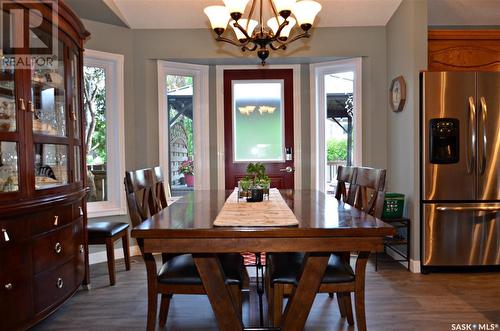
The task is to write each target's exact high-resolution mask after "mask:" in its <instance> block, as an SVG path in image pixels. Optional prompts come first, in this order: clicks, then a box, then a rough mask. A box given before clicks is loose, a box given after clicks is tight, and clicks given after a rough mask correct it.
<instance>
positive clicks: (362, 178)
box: [352, 167, 386, 218]
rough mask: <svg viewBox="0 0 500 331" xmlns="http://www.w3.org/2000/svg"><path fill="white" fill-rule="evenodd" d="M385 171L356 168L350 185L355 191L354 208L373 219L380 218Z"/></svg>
mask: <svg viewBox="0 0 500 331" xmlns="http://www.w3.org/2000/svg"><path fill="white" fill-rule="evenodd" d="M385 176H386V170H385V169H375V168H367V167H356V175H355V178H354V182H353V184H352V190H354V191H355V196H356V197H355V202H354V206H355V207H356V208H358V209H360V210H362V211H364V212H365V213H367V214H370V215H373V216H375V217H379V218H380V217H381V216H382V208H383V205H384V195H385V193H384V192H385Z"/></svg>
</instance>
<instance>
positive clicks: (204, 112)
mask: <svg viewBox="0 0 500 331" xmlns="http://www.w3.org/2000/svg"><path fill="white" fill-rule="evenodd" d="M167 75H180V76H192V77H193V95H194V100H193V138H194V141H193V143H194V155H195V157H194V189H195V190H208V189H210V150H209V148H210V144H209V141H210V132H209V117H208V116H209V114H208V107H209V104H208V66H205V65H197V64H186V63H178V62H169V61H161V60H159V61H158V120H159V121H158V123H159V127H158V129H159V138H160V141H159V148H160V154H159V155H160V166H161V167H162V170H163V173H164V174H169V171H170V169H169V167H170V165H169V163H168V156H169V147H170V143H169V136H168V112H167V94H166V93H161V92H162V91H166V90H167V83H166V80H165V77H166V76H167Z"/></svg>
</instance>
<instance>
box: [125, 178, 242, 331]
mask: <svg viewBox="0 0 500 331" xmlns="http://www.w3.org/2000/svg"><path fill="white" fill-rule="evenodd" d="M157 175H158V176H157ZM160 181H163V176H162V175H161V170H160V171H159V172H158V171H155V169H141V170H136V171H127V172H126V174H125V191H126V193H127V204H128V208H129V214H130V219H131V221H132V224H133V226H137V225H139V224H141V223H142V222H143V221H144V220H146V219H147V218H149V217H150V216H151V215H153V214H154V213H155V212H154V211H159V210H162V209H163V208H165V207H163V205H162V204H161V200H162V198H161V194H162V193H161V192H159V190H158V187H159V186H161V185H158V184H159V182H160ZM163 187H164V186H163ZM165 201H166V199H165ZM166 208H168V207H166ZM152 211H153V212H152ZM138 244H139V248H140V249H141V253H142V256H143V258H144V262H145V264H146V271H147V279H148V319H147V329H148V330H154V329H155V324H156V313H157V305H158V294H161V304H160V316H159V324H160V326H161V327H164V326H165V324H166V322H167V315H168V308H169V305H170V300H171V298H172V296H173V295H174V294H206V292H205V288H204V287H203V283H202V281H201V279H200V276H199V274H198V270H197V268H196V265H195V263H194V260H193V257H192V255H191V254H181V255H167V254H162V260H163V264H162V266H161V268H160V269H159V271H157V265H156V261H155V259H154V257H153V255H152V254H145V253H144V250H143V245H142V243H141V242H138ZM219 258H220V261H221V265H222V268H223V270H224V274H225V277H226V284H227V286H228V288H229V290H230V293H231V295H232V297H233V300H234V301H235V302H236V303H237V304H238V305H239V307H240V309H241V302H242V298H241V286H242V283H243V268H244V267H243V258H242V257H241V255H239V254H221V255H219Z"/></svg>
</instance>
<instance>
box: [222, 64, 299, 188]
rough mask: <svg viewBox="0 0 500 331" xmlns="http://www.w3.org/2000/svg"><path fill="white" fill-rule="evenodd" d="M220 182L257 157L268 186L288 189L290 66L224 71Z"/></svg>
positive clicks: (229, 184) (232, 183)
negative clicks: (285, 67) (222, 145)
mask: <svg viewBox="0 0 500 331" xmlns="http://www.w3.org/2000/svg"><path fill="white" fill-rule="evenodd" d="M224 141H225V166H226V167H225V174H226V175H225V183H226V184H225V186H226V189H233V188H235V187H237V186H238V180H240V179H241V178H243V177H245V175H246V168H247V166H248V164H249V163H250V162H253V163H255V162H261V163H263V164H264V165H265V167H266V174H267V175H268V176H269V178H270V180H271V187H274V188H279V189H293V188H294V173H293V171H294V157H293V155H294V146H293V70H292V69H261V70H225V71H224Z"/></svg>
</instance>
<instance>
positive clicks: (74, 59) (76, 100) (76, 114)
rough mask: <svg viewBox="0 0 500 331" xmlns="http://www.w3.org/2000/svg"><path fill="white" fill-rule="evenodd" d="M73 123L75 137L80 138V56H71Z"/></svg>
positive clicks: (71, 116) (71, 115) (73, 54)
mask: <svg viewBox="0 0 500 331" xmlns="http://www.w3.org/2000/svg"><path fill="white" fill-rule="evenodd" d="M70 61H71V90H72V91H71V95H72V97H71V102H72V108H71V114H70V118H71V122H72V123H73V135H74V137H75V138H76V139H79V138H80V111H79V109H80V94H79V92H78V91H80V86H79V84H78V55H77V54H76V53H72V55H71V59H70Z"/></svg>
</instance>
